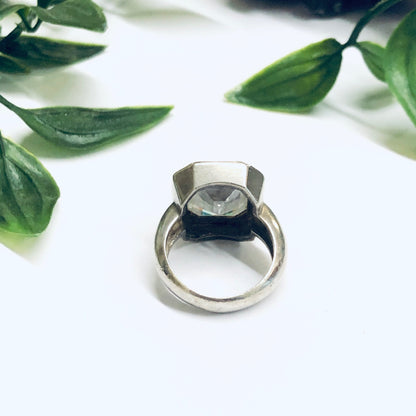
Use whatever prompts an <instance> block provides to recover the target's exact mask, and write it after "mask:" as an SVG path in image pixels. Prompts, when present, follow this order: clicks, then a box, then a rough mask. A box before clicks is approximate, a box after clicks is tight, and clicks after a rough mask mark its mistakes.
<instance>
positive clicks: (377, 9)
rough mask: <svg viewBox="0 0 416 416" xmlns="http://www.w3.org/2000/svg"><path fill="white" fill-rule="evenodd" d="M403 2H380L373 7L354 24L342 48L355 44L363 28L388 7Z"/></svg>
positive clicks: (383, 0)
mask: <svg viewBox="0 0 416 416" xmlns="http://www.w3.org/2000/svg"><path fill="white" fill-rule="evenodd" d="M401 1H403V0H381V1H379V2H378V3H377V4H376V5H375V6H373V7H372V8H371V9H370V10H369V11H368V12H367V13H366V14H365V15H364V16H363V17H362V18H361V19H360V20H359V21H358V23H357V24H356V26H355V28H354V30H353V31H352V33H351V36H350V37H349V39H348V40H347V42H346V43H345V44H344V45H343V46H344V48H346V47H348V46H352V45H355V43H357V39H358V36H360V33H361V31H362V30H363V29H364V26H366V25H367V23H369V22H370V20H372V19H374V18H375V17H376V16H378V15H379V14H381V13H383V12H384V11H386V10H387V9H390V7H392V6H394V5H395V4H396V3H400V2H401Z"/></svg>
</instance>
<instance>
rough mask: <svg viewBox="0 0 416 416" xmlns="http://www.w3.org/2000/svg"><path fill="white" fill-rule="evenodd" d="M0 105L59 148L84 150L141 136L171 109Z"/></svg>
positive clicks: (4, 100) (4, 101)
mask: <svg viewBox="0 0 416 416" xmlns="http://www.w3.org/2000/svg"><path fill="white" fill-rule="evenodd" d="M0 103H2V104H3V105H5V106H6V107H7V108H9V109H10V110H12V111H13V112H15V113H16V114H17V115H18V116H19V117H20V118H21V119H22V120H23V121H24V122H25V123H26V124H27V125H28V126H29V127H30V128H31V129H32V130H34V131H35V132H36V133H38V134H39V135H40V136H42V137H44V138H45V139H46V140H49V141H51V142H53V143H56V144H58V145H61V146H65V147H70V148H78V149H86V148H92V147H97V146H100V145H102V144H105V143H108V142H110V141H113V140H116V139H121V138H124V137H127V136H132V135H134V134H137V133H140V132H142V131H144V130H147V129H149V128H151V127H153V126H154V125H156V124H157V123H159V122H160V121H161V120H162V119H163V118H164V117H165V116H166V115H167V114H168V113H169V111H170V110H171V109H172V107H168V106H165V107H124V108H116V109H101V108H95V109H93V108H84V107H45V108H36V109H31V110H28V109H23V108H20V107H17V106H16V105H14V104H12V103H11V102H9V101H7V100H6V99H5V98H4V97H2V96H1V95H0Z"/></svg>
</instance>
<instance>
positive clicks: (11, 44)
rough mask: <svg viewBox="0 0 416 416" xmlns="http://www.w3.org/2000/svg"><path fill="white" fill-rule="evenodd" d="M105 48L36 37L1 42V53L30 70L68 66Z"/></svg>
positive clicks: (21, 37)
mask: <svg viewBox="0 0 416 416" xmlns="http://www.w3.org/2000/svg"><path fill="white" fill-rule="evenodd" d="M104 48H105V46H102V45H88V44H83V43H75V42H65V41H61V40H53V39H47V38H40V37H34V36H20V37H18V38H17V39H15V40H12V41H7V42H6V43H1V42H0V51H1V52H3V53H5V54H7V55H9V56H12V57H13V58H15V59H18V60H19V61H20V63H22V64H24V65H25V66H27V67H30V69H39V68H51V67H55V66H60V65H68V64H72V63H75V62H78V61H80V60H82V59H86V58H89V57H91V56H93V55H96V54H97V53H99V52H101V51H102V50H103V49H104Z"/></svg>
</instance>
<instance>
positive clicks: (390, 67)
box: [384, 10, 416, 124]
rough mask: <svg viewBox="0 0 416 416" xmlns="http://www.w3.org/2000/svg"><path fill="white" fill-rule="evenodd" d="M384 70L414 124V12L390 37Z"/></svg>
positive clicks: (415, 69) (415, 80) (415, 22)
mask: <svg viewBox="0 0 416 416" xmlns="http://www.w3.org/2000/svg"><path fill="white" fill-rule="evenodd" d="M384 69H385V72H386V81H387V84H388V86H389V88H390V90H391V91H392V92H393V94H394V95H395V96H396V97H397V99H398V100H399V102H400V104H401V105H402V106H403V108H404V109H405V110H406V112H407V114H408V115H409V117H410V118H411V120H412V121H413V123H415V124H416V10H414V11H412V12H411V13H409V14H408V15H407V16H406V17H405V18H404V19H403V20H402V21H401V22H400V24H399V25H398V26H397V28H396V29H395V31H394V32H393V34H392V36H391V37H390V39H389V41H388V43H387V47H386V55H385V59H384Z"/></svg>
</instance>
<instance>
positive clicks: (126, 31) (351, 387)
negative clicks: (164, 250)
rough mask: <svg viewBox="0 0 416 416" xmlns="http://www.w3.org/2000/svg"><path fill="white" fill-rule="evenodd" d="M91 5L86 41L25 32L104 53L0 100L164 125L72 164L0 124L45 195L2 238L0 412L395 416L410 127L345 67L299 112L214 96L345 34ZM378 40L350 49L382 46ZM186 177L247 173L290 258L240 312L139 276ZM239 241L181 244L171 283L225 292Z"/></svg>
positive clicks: (415, 203)
mask: <svg viewBox="0 0 416 416" xmlns="http://www.w3.org/2000/svg"><path fill="white" fill-rule="evenodd" d="M101 4H102V5H103V6H104V7H105V8H106V10H107V11H108V20H109V29H108V31H107V32H106V34H104V35H100V34H91V33H87V32H84V31H81V30H76V29H74V30H72V29H62V28H53V29H49V30H46V25H45V29H44V32H43V33H44V34H53V35H55V36H59V37H62V38H67V39H74V38H75V39H79V40H85V41H87V40H88V41H95V42H100V43H106V44H108V45H109V47H108V49H107V51H106V52H105V53H104V54H102V55H100V56H98V57H96V58H93V59H91V60H89V61H87V62H83V63H81V64H78V65H76V66H73V67H70V68H65V69H61V70H57V71H50V72H46V73H37V74H34V75H31V76H25V77H3V78H2V79H1V80H0V85H1V91H2V93H4V95H5V96H6V97H7V98H9V99H11V100H12V101H14V102H15V103H16V104H18V105H21V106H27V107H36V106H46V105H65V104H72V105H84V106H98V107H115V106H124V105H149V104H155V105H158V104H174V105H175V109H174V110H173V111H172V113H171V115H170V116H169V117H168V118H167V119H166V120H165V121H164V122H163V123H161V124H160V125H158V126H157V127H155V128H154V129H152V130H150V131H148V132H146V133H145V134H142V135H140V136H138V137H136V138H132V139H129V140H125V141H123V142H122V143H118V144H116V145H114V146H111V147H107V148H106V149H103V150H101V151H97V152H93V153H89V154H87V155H81V154H74V153H71V152H67V151H63V150H61V149H59V148H53V147H51V146H50V145H46V144H44V142H43V141H42V140H41V139H40V138H38V137H37V136H36V135H33V134H31V133H30V130H29V129H28V128H27V127H26V126H25V125H24V124H23V123H22V122H21V121H20V120H19V119H18V118H17V117H15V116H14V115H13V114H11V113H10V112H8V110H5V109H2V110H1V116H0V117H1V128H2V132H3V134H4V135H5V136H7V137H10V138H13V139H15V140H16V141H18V142H20V143H23V144H24V145H25V146H27V148H28V149H30V150H31V151H33V152H34V153H35V154H37V155H38V156H39V157H40V158H41V160H42V162H43V163H44V164H45V166H46V167H47V168H48V169H49V170H50V171H51V173H52V174H53V176H54V177H55V179H56V181H57V182H58V184H59V186H60V188H61V193H62V196H61V198H60V200H59V202H58V205H57V207H56V209H55V211H54V215H53V218H52V221H51V224H50V226H49V228H48V229H47V231H46V232H45V233H44V234H43V235H42V236H40V237H38V238H30V239H22V238H18V237H15V236H10V235H6V234H4V233H2V234H0V241H1V243H2V245H1V246H0V262H1V263H0V264H1V269H0V270H1V271H0V414H1V415H4V416H14V415H19V416H23V415H24V416H26V415H31V416H32V415H33V416H34V415H36V416H37V415H42V416H47V415H54V416H56V415H59V416H64V415H78V416H81V415H85V416H87V415H88V416H90V415H123V416H130V415H139V414H143V415H159V414H160V415H253V414H255V415H276V414H280V415H287V416H292V415H296V416H298V415H302V416H303V415H320V416H324V415H325V416H326V415H328V416H329V415H331V416H333V415H338V416H341V415H370V414H374V415H375V414H376V415H379V416H380V415H401V416H405V415H415V414H416V401H415V396H414V392H415V387H416V359H415V351H416V337H415V324H414V319H415V316H416V302H415V296H416V280H415V278H416V262H415V260H414V259H415V255H414V253H415V235H416V214H415V213H416V194H415V181H416V179H415V178H416V162H415V159H416V130H415V128H414V126H413V125H412V124H411V123H410V121H408V119H407V117H406V116H405V114H404V112H403V110H402V109H401V107H400V106H399V105H398V104H397V103H395V102H394V100H393V99H392V98H391V97H390V96H389V94H388V91H387V89H386V87H385V86H384V85H383V84H382V83H380V82H379V81H377V80H375V79H374V78H373V77H372V76H371V75H370V74H369V72H368V70H367V68H366V67H365V65H364V64H363V62H362V59H361V57H360V56H359V54H358V52H357V51H355V50H347V51H346V52H345V54H344V61H343V66H342V69H341V74H340V77H339V79H338V81H337V84H336V86H335V88H334V90H333V91H332V92H331V93H330V94H329V95H328V97H327V98H326V99H325V101H324V102H323V103H322V104H320V105H319V106H318V107H317V108H316V110H315V111H314V112H313V113H312V114H310V115H289V114H282V113H273V112H267V111H261V110H255V109H251V108H247V107H242V106H237V105H232V104H228V103H226V102H225V101H224V100H223V98H222V97H223V94H224V93H225V92H226V91H227V90H229V89H231V88H232V87H234V86H236V85H237V84H238V83H239V82H241V81H243V80H244V79H246V78H247V77H248V76H250V75H251V74H253V73H254V72H256V71H257V70H260V69H261V68H262V67H264V66H265V65H267V64H269V63H271V62H273V61H274V60H276V59H278V58H279V57H281V56H283V55H285V54H286V53H289V52H291V51H293V50H295V49H297V48H300V47H303V46H305V45H307V44H308V43H311V42H314V41H319V40H321V39H324V38H326V37H332V36H335V37H337V38H338V40H339V41H345V40H346V39H347V37H348V35H349V33H350V31H351V30H352V27H353V22H354V21H356V19H357V17H356V16H347V17H343V18H336V19H330V20H325V19H318V18H311V17H310V16H309V15H308V14H306V13H305V12H304V10H303V9H302V8H301V7H289V6H288V5H287V4H286V6H284V5H281V6H280V7H277V6H276V7H272V6H271V7H262V6H257V7H256V2H255V1H252V2H250V1H248V0H247V1H243V0H241V1H237V0H235V1H231V0H230V1H228V2H227V1H226V0H215V1H214V0H209V1H208V0H199V1H198V0H192V1H189V0H186V1H185V0H182V1H179V0H176V1H173V0H172V1H169V2H168V1H166V2H150V1H149V2H147V3H144V2H139V1H137V2H135V1H133V0H131V1H120V0H119V1H118V2H115V1H110V0H107V1H102V2H101ZM111 10H113V11H115V10H116V11H117V13H118V14H114V13H110V11H111ZM394 24H395V17H394V16H393V17H390V18H384V19H383V20H380V21H378V23H377V24H374V25H372V26H371V27H370V28H368V29H366V31H365V32H364V34H363V36H362V39H371V40H375V41H379V42H381V43H385V40H386V39H387V36H388V34H389V33H390V32H391V30H392V28H393V27H394ZM196 160H242V161H245V162H247V163H250V164H253V165H254V166H255V167H257V168H258V169H259V170H261V171H262V172H263V173H264V175H265V177H266V185H265V191H264V197H265V201H266V202H267V203H268V205H269V206H270V207H272V209H273V210H274V212H275V214H276V215H277V217H278V219H279V221H280V223H281V225H282V227H283V230H284V232H285V236H286V241H287V247H288V259H287V260H288V261H287V267H286V270H285V273H284V275H283V278H282V280H281V283H280V285H279V287H278V288H277V290H276V292H275V293H274V294H273V295H272V296H271V297H270V298H268V299H266V300H265V301H264V302H262V303H260V304H258V305H257V306H255V307H253V308H251V309H248V310H245V311H241V312H237V313H233V314H228V315H215V314H209V313H204V312H200V311H197V310H195V309H192V308H191V307H188V306H186V305H183V304H181V303H179V302H178V301H177V300H176V299H174V298H173V297H172V296H171V295H170V294H169V293H167V291H166V290H165V289H164V288H163V287H162V286H161V284H160V283H159V281H158V280H157V275H156V272H155V268H154V255H153V237H154V232H155V230H156V227H157V224H158V221H159V219H160V217H161V215H162V214H163V211H164V210H165V208H166V207H167V206H168V205H169V204H170V202H171V198H172V194H171V186H172V185H171V177H172V174H173V173H174V172H175V171H176V170H178V169H180V168H182V167H183V166H185V165H186V164H188V163H190V162H193V161H196ZM246 245H247V244H243V245H242V246H240V247H239V246H238V245H237V244H230V243H218V244H215V243H207V244H203V245H200V246H198V247H195V246H189V245H188V246H182V247H180V248H179V249H178V250H176V251H175V252H174V254H173V259H172V260H173V262H174V265H175V270H177V271H178V274H180V275H183V277H184V279H187V280H186V281H187V282H188V283H189V284H190V285H195V286H194V287H198V288H202V289H204V288H205V289H206V290H212V291H223V293H229V292H231V291H233V290H234V291H238V290H241V289H242V288H244V287H246V286H249V285H250V284H253V281H254V280H253V279H257V278H258V277H259V273H261V272H262V271H263V270H264V268H265V267H266V264H265V258H264V255H263V253H262V251H261V249H260V248H259V247H257V246H253V245H251V246H249V247H246ZM211 278H212V279H211ZM202 289H201V290H202Z"/></svg>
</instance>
